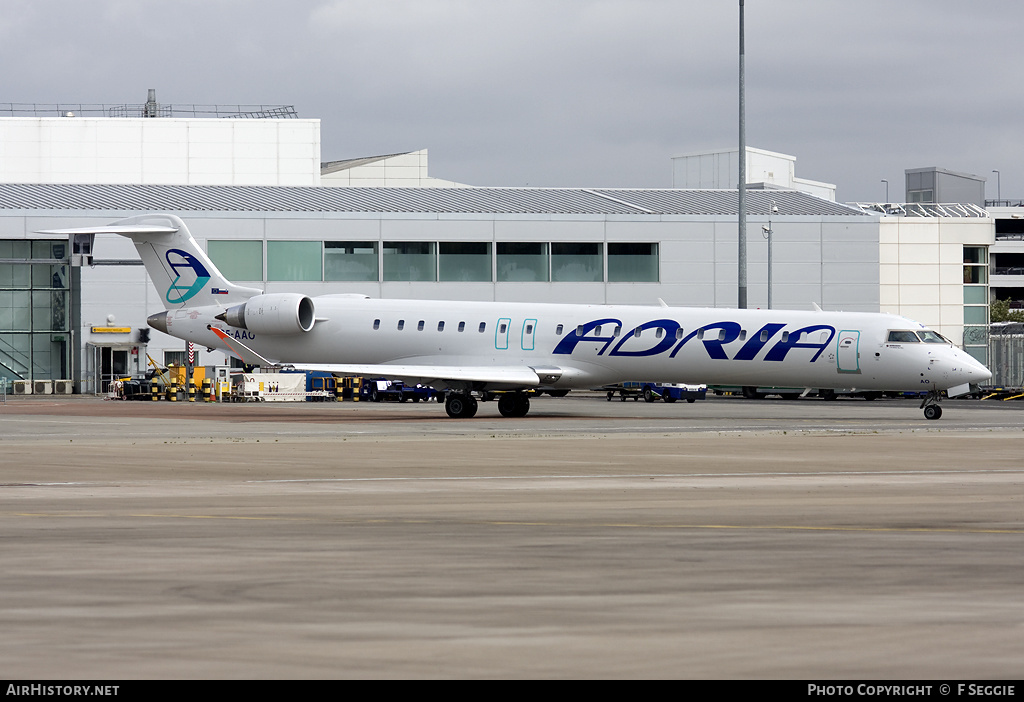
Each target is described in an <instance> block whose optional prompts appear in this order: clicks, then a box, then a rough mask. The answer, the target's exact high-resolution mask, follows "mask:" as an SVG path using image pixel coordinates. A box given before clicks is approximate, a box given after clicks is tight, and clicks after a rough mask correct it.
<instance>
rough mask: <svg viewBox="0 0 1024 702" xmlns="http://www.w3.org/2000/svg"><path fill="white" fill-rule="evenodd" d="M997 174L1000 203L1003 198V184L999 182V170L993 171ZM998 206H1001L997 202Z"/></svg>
mask: <svg viewBox="0 0 1024 702" xmlns="http://www.w3.org/2000/svg"><path fill="white" fill-rule="evenodd" d="M992 172H993V173H995V174H996V202H997V203H998V202H999V201H1000V200H1002V199H1003V184H1002V183H1000V182H999V180H1000V179H999V171H995V170H994V171H992ZM996 207H999V205H998V204H997V205H996Z"/></svg>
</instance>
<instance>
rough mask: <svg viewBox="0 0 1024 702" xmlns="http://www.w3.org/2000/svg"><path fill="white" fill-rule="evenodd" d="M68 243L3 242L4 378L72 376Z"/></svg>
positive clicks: (0, 315)
mask: <svg viewBox="0 0 1024 702" xmlns="http://www.w3.org/2000/svg"><path fill="white" fill-rule="evenodd" d="M68 248H69V246H68V241H67V239H64V240H36V241H25V240H22V241H11V240H8V241H0V259H2V260H4V262H3V263H0V378H6V379H10V380H30V379H40V380H42V379H48V378H49V379H53V378H69V377H71V370H70V369H71V364H70V360H71V343H70V342H71V336H70V334H69V331H70V326H69V325H70V323H71V312H72V310H71V284H70V272H71V269H70V266H69V265H68V263H69V259H68Z"/></svg>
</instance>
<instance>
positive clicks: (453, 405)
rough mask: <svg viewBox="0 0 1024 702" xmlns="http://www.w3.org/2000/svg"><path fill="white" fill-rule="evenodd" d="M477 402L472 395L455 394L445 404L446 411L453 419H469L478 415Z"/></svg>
mask: <svg viewBox="0 0 1024 702" xmlns="http://www.w3.org/2000/svg"><path fill="white" fill-rule="evenodd" d="M476 410H477V401H476V399H475V398H474V397H473V396H472V395H465V394H463V393H459V392H453V393H452V394H450V395H449V396H448V399H447V400H445V402H444V411H445V412H447V413H448V416H449V417H451V418H452V419H469V418H470V417H472V416H474V415H475V414H476Z"/></svg>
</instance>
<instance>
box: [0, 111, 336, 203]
mask: <svg viewBox="0 0 1024 702" xmlns="http://www.w3.org/2000/svg"><path fill="white" fill-rule="evenodd" d="M0 182H6V183H141V184H163V185H292V186H315V185H319V182H320V120H316V119H252V120H243V119H202V118H195V119H177V118H147V119H143V118H138V119H135V118H111V117H2V118H0Z"/></svg>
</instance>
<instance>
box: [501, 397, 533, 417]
mask: <svg viewBox="0 0 1024 702" xmlns="http://www.w3.org/2000/svg"><path fill="white" fill-rule="evenodd" d="M529 411H530V398H528V397H527V396H526V395H523V394H522V393H518V392H514V393H505V394H504V395H502V396H501V397H499V398H498V412H499V413H500V414H501V416H502V417H525V416H526V413H527V412H529Z"/></svg>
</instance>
